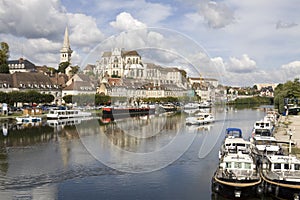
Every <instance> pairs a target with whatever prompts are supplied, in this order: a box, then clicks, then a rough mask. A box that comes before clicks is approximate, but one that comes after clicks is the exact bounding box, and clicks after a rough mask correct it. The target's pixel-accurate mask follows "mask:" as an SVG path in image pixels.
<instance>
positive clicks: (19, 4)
mask: <svg viewBox="0 0 300 200" xmlns="http://www.w3.org/2000/svg"><path fill="white" fill-rule="evenodd" d="M0 8H2V9H1V10H2V12H0V19H1V20H0V30H1V32H2V33H8V34H12V35H16V36H22V37H27V38H41V37H52V38H53V37H55V36H57V34H58V33H59V31H60V30H61V29H63V27H64V26H65V25H66V23H67V18H66V15H65V13H64V8H63V7H62V6H61V5H60V3H59V1H57V0H48V1H43V3H41V2H40V1H38V0H19V1H7V0H4V1H0Z"/></svg>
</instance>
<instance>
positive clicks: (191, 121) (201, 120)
mask: <svg viewBox="0 0 300 200" xmlns="http://www.w3.org/2000/svg"><path fill="white" fill-rule="evenodd" d="M214 121H215V118H214V116H213V115H212V114H211V113H197V114H195V116H192V117H187V118H186V119H185V123H186V124H187V125H197V124H198V125H200V124H207V123H212V122H214Z"/></svg>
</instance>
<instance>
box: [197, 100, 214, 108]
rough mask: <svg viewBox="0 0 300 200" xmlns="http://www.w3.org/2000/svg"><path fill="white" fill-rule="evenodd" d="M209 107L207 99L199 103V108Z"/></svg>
mask: <svg viewBox="0 0 300 200" xmlns="http://www.w3.org/2000/svg"><path fill="white" fill-rule="evenodd" d="M210 107H211V103H210V102H208V101H202V102H200V104H199V108H210Z"/></svg>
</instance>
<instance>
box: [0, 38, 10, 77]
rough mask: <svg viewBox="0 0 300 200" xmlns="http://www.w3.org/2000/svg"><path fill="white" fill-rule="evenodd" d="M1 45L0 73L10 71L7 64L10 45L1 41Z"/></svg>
mask: <svg viewBox="0 0 300 200" xmlns="http://www.w3.org/2000/svg"><path fill="white" fill-rule="evenodd" d="M0 47H1V48H0V73H9V67H8V64H7V60H8V58H9V46H8V44H7V43H6V42H1V44H0Z"/></svg>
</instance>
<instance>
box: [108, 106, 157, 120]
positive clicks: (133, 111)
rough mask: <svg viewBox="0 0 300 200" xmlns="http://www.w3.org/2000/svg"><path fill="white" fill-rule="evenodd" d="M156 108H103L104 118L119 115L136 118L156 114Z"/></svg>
mask: <svg viewBox="0 0 300 200" xmlns="http://www.w3.org/2000/svg"><path fill="white" fill-rule="evenodd" d="M154 113H155V108H103V109H102V115H103V117H105V118H106V117H113V116H115V115H116V116H118V115H125V116H128V117H131V116H135V115H137V114H144V115H147V114H154Z"/></svg>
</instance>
